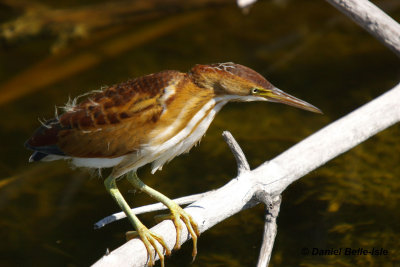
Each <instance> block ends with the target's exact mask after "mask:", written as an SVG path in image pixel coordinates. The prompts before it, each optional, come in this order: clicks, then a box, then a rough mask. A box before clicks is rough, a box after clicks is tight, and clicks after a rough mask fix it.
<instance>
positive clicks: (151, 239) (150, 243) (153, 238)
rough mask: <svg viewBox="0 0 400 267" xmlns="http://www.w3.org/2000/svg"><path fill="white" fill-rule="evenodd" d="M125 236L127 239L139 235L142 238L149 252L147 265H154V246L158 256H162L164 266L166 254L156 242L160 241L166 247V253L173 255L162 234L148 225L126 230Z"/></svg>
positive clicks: (162, 266) (161, 260)
mask: <svg viewBox="0 0 400 267" xmlns="http://www.w3.org/2000/svg"><path fill="white" fill-rule="evenodd" d="M125 236H126V238H127V240H130V239H133V238H136V237H139V238H140V239H141V240H142V242H143V244H144V246H145V247H146V250H147V254H148V255H149V261H148V263H147V266H153V265H154V256H153V251H152V249H151V247H153V249H154V250H155V253H157V255H158V257H159V258H160V262H161V267H164V254H163V253H162V251H161V250H160V249H159V247H158V246H157V243H156V242H158V243H159V244H160V245H161V246H162V247H163V248H164V249H165V255H167V256H169V255H171V250H170V249H169V248H168V246H167V245H166V244H165V242H164V239H163V238H162V237H161V236H159V235H157V234H156V233H153V232H152V231H150V230H149V229H147V228H146V227H143V228H140V229H139V231H129V232H126V235H125Z"/></svg>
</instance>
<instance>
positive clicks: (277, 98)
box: [258, 87, 323, 114]
mask: <svg viewBox="0 0 400 267" xmlns="http://www.w3.org/2000/svg"><path fill="white" fill-rule="evenodd" d="M258 95H259V96H262V97H264V98H266V99H267V100H268V101H271V102H277V103H282V104H286V105H289V106H293V107H296V108H301V109H304V110H308V111H311V112H315V113H320V114H323V113H322V111H321V110H320V109H319V108H317V107H314V106H313V105H311V104H309V103H307V102H306V101H303V100H301V99H298V98H296V97H294V96H291V95H289V94H287V93H285V92H283V91H282V90H279V89H278V88H276V87H275V88H273V89H268V90H260V91H259V93H258Z"/></svg>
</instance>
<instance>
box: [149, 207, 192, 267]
mask: <svg viewBox="0 0 400 267" xmlns="http://www.w3.org/2000/svg"><path fill="white" fill-rule="evenodd" d="M169 204H171V203H169ZM168 208H169V209H170V211H171V214H165V215H157V216H155V219H156V221H158V222H160V221H163V220H172V222H173V223H174V225H175V228H176V243H175V246H174V249H179V248H180V247H181V245H180V237H181V232H182V224H181V220H182V221H183V222H184V223H185V225H186V228H187V229H188V231H189V233H190V235H191V236H192V239H193V252H192V256H193V261H194V259H195V258H196V254H197V238H198V237H199V236H200V231H199V228H198V226H197V223H196V222H195V221H194V220H193V218H192V216H190V215H189V214H188V213H187V212H186V211H184V210H183V209H182V208H181V207H180V206H179V205H178V204H176V203H172V204H171V205H169V207H168Z"/></svg>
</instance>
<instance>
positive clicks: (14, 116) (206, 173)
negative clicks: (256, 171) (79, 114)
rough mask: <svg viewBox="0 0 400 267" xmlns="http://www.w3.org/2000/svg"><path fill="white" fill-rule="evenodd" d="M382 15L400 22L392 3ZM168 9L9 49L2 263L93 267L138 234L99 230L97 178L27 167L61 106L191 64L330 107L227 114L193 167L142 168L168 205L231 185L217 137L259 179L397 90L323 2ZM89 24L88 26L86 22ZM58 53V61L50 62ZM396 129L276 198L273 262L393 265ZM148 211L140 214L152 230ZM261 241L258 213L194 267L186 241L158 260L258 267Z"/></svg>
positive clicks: (2, 54) (1, 77) (51, 166)
mask: <svg viewBox="0 0 400 267" xmlns="http://www.w3.org/2000/svg"><path fill="white" fill-rule="evenodd" d="M44 3H47V2H44ZM88 3H92V4H95V3H93V1H91V2H88ZM47 4H48V5H49V4H52V3H47ZM76 4H77V3H76ZM378 4H379V5H380V6H381V7H382V8H383V9H385V10H386V11H387V12H388V13H389V14H390V15H391V16H392V17H394V18H395V19H397V20H399V18H400V6H399V4H398V3H397V1H379V2H378ZM71 5H72V6H75V5H74V4H73V2H72V4H71V3H63V4H60V6H58V7H59V8H62V7H71ZM13 10H14V9H6V8H5V9H3V11H2V12H0V20H1V21H3V22H4V21H9V20H10V19H12V18H16V16H17V13H18V12H16V11H15V10H14V11H13ZM163 10H164V9H163ZM165 10H166V11H165ZM165 10H164V11H159V13H156V14H157V15H151V14H153V13H151V12H149V13H145V14H150V15H148V17H145V16H144V17H141V19H138V20H129V19H127V21H126V22H125V23H123V24H122V25H121V24H118V23H116V24H112V25H111V26H102V27H98V28H96V29H95V30H93V31H92V32H90V35H86V36H85V35H83V37H81V38H78V39H74V40H71V41H70V42H66V43H65V44H64V47H63V46H62V45H61V46H60V47H58V48H57V45H55V44H56V43H57V37H56V36H55V35H54V34H52V33H51V32H49V31H48V30H47V31H44V32H42V33H41V34H40V35H34V36H24V37H23V38H20V39H18V40H14V41H12V42H3V46H2V47H1V48H0V49H1V50H0V62H1V63H0V70H1V71H0V92H1V93H0V102H1V105H0V112H1V114H2V116H1V118H0V125H1V128H0V138H1V140H2V141H1V151H2V153H1V155H0V170H1V173H2V174H1V176H0V178H1V180H0V192H1V193H0V211H1V214H2V215H1V217H0V218H1V219H0V229H2V231H0V233H1V238H2V240H3V242H2V243H1V245H0V247H1V249H0V251H1V252H0V265H1V266H87V265H90V264H91V263H93V262H95V261H96V260H97V259H98V258H100V257H101V256H102V255H103V254H104V253H105V251H106V249H107V248H109V249H111V250H112V249H114V248H116V247H118V246H120V245H121V244H123V242H124V234H125V231H128V230H131V226H130V224H129V223H128V222H126V221H121V222H117V223H114V224H113V225H109V226H106V227H105V228H104V229H100V230H94V229H93V223H95V222H96V221H97V220H99V219H101V218H103V217H105V216H107V215H109V214H111V213H114V212H116V211H118V207H117V205H116V204H115V203H114V202H113V200H112V199H111V197H110V196H109V195H108V194H107V193H106V191H105V189H104V186H103V182H102V179H101V178H98V177H97V176H96V175H93V174H90V173H88V172H86V171H85V170H79V169H75V170H72V169H71V168H70V167H69V166H68V164H67V163H65V162H52V163H36V164H28V163H27V159H28V157H29V152H28V151H27V150H25V148H24V147H23V143H24V141H25V140H26V139H27V138H28V137H29V136H30V134H31V133H32V131H33V130H34V129H35V128H36V127H38V126H39V122H38V118H50V117H52V116H53V115H54V106H55V105H57V106H62V105H63V104H65V102H66V101H67V99H68V97H69V96H71V97H74V96H77V95H79V94H82V93H84V92H86V91H87V90H94V89H99V88H100V87H101V86H103V85H111V84H114V83H118V82H121V81H124V80H127V79H129V78H132V77H136V76H141V75H144V74H148V73H153V72H157V71H160V70H164V69H178V70H181V71H187V70H188V69H190V67H191V66H193V65H194V64H197V63H214V62H225V61H233V62H236V63H241V64H243V65H246V66H249V67H251V68H253V69H255V70H257V71H258V72H260V73H261V74H263V75H265V76H266V77H267V78H268V79H269V80H270V81H271V82H272V83H273V84H274V85H276V86H277V87H279V88H281V89H283V90H285V91H286V92H288V93H290V94H293V95H295V96H297V97H299V98H301V99H304V100H306V101H307V102H310V103H312V104H313V105H315V106H317V107H319V108H320V109H322V110H323V111H324V115H323V116H321V115H318V114H312V113H307V112H306V111H302V110H297V109H294V108H291V107H287V106H283V105H278V104H266V103H232V104H229V105H227V106H226V107H224V108H223V110H222V111H221V112H220V113H219V114H218V116H217V117H216V119H215V120H214V122H213V124H212V125H211V127H210V129H209V130H208V132H207V135H206V136H205V138H204V139H203V140H202V142H201V144H200V146H198V147H196V148H194V149H193V150H192V151H191V152H190V153H189V154H188V155H184V156H180V157H178V158H176V159H174V160H173V161H172V162H171V163H170V164H168V165H166V166H164V169H163V171H161V172H157V173H156V174H155V175H151V174H150V169H149V167H144V168H142V169H141V170H140V172H139V176H140V177H141V178H142V179H143V181H145V182H146V183H147V184H148V185H150V186H153V187H155V188H156V189H157V190H159V191H161V192H163V193H164V194H166V195H167V196H169V197H171V198H175V197H179V196H183V195H188V194H194V193H199V192H204V191H207V190H211V189H215V188H218V187H220V186H222V185H224V184H225V183H226V182H228V181H229V180H230V179H231V178H233V177H235V172H236V166H235V162H234V159H233V156H232V155H231V153H230V151H229V148H228V147H227V145H226V144H225V143H224V142H223V139H222V137H221V133H222V131H223V130H229V131H231V132H232V134H233V135H234V136H235V138H236V139H237V140H238V142H239V144H240V145H241V146H242V148H243V150H244V152H245V154H246V156H247V158H248V160H249V163H250V165H251V167H253V168H254V167H257V166H258V165H259V164H261V163H263V162H264V161H266V160H268V159H271V158H273V157H274V156H276V155H278V154H279V153H281V152H282V151H284V150H286V149H288V148H290V147H291V146H292V145H293V144H295V143H296V142H298V141H300V140H301V139H303V138H305V137H306V136H308V135H310V134H311V133H313V132H314V131H316V130H318V129H320V128H321V127H323V126H324V125H327V124H329V123H330V122H332V121H334V120H336V119H338V118H340V117H341V116H343V115H345V114H347V113H348V112H350V111H352V110H354V109H355V108H357V107H358V106H360V105H362V104H364V103H366V102H368V101H369V100H372V99H373V98H375V97H376V96H378V95H380V94H382V93H383V92H385V91H386V90H388V89H389V88H392V87H393V86H394V85H395V84H396V83H397V82H398V81H399V77H400V64H399V60H398V58H397V57H396V56H395V55H394V54H392V53H391V52H390V51H389V50H388V49H386V48H385V47H384V46H383V45H381V44H380V43H379V42H378V41H376V40H375V39H373V37H371V36H370V35H369V34H368V33H366V32H364V31H363V30H362V29H360V28H359V27H358V26H357V25H355V24H354V23H352V22H351V21H350V20H349V19H347V18H346V17H345V16H344V15H342V14H340V13H339V12H338V11H336V10H335V9H334V8H333V7H331V6H330V5H329V4H327V3H326V2H324V1H261V2H260V3H257V4H256V5H255V6H254V7H253V9H252V10H251V12H250V14H249V15H247V16H245V15H243V14H242V13H241V11H240V10H238V9H237V8H236V6H235V5H233V4H227V3H223V4H220V5H211V6H207V7H203V8H199V7H196V8H188V9H180V8H169V9H165ZM11 11H12V12H11ZM141 15H143V14H141ZM92 16H94V14H92ZM136 16H138V17H139V15H138V14H136ZM86 18H87V21H90V19H91V17H90V12H89V13H88V15H87V17H86ZM124 18H125V19H126V17H124ZM58 30H59V31H61V33H64V34H65V33H66V32H65V31H67V30H66V29H61V30H60V29H58ZM63 31H64V32H63ZM61 35H62V34H61ZM51 49H53V50H58V51H59V52H58V53H55V54H51V53H50V52H49V51H50V50H51ZM399 133H400V127H399V125H395V126H393V127H391V128H389V129H388V130H386V131H384V132H382V133H380V134H378V135H377V136H375V137H373V138H371V139H370V140H368V141H367V142H365V143H363V144H362V145H360V146H358V147H356V148H355V149H353V150H351V151H349V152H347V153H345V154H344V155H342V156H340V157H338V158H337V159H334V160H333V161H331V162H329V163H328V164H327V165H325V166H323V167H321V168H319V169H317V170H315V171H314V172H312V173H311V174H309V175H307V176H306V177H304V178H303V179H301V180H300V181H298V182H296V183H295V184H293V185H291V186H290V187H289V188H288V189H287V190H286V191H285V192H284V194H283V203H282V208H281V212H280V215H279V218H278V236H277V239H276V242H275V247H274V251H273V255H272V259H271V262H272V265H273V266H299V265H302V266H318V265H321V266H327V265H328V266H329V265H331V266H337V265H341V266H352V265H356V264H357V265H363V266H383V265H384V264H385V265H384V266H397V265H398V264H399V263H400V258H399V256H398V255H399V252H400V243H399V241H398V240H400V229H399V225H400V224H399V222H400V217H399V212H398V208H399V204H400V198H399V195H400V181H399V179H398V178H399V176H400V167H399V166H400V165H399V162H400V158H399V155H400V153H399V151H400V143H399V140H398V136H399ZM288 164H290V163H288ZM106 175H107V171H106V172H105V173H103V176H106ZM119 185H120V188H121V191H122V192H123V193H124V195H125V196H126V198H127V200H128V201H129V202H130V204H131V205H132V206H140V205H144V204H146V203H150V202H151V200H150V199H149V198H148V197H147V196H145V195H143V194H138V193H136V194H134V193H132V192H131V191H130V190H131V188H130V187H129V185H128V184H127V183H126V182H124V181H121V182H120V183H119ZM154 215H155V214H147V215H143V216H140V218H141V219H142V220H143V222H144V223H145V224H146V225H147V226H151V225H153V224H154V220H153V216H154ZM262 229H263V207H262V206H261V205H259V206H257V207H254V208H252V209H250V210H246V211H244V212H241V213H239V214H237V215H235V216H233V217H231V218H229V219H227V220H226V221H224V222H222V223H221V224H219V225H217V226H215V227H214V228H212V229H211V230H209V231H207V232H206V233H204V234H202V235H201V237H200V239H199V243H198V248H199V254H198V256H197V258H196V261H195V262H194V263H193V264H192V265H191V256H190V255H191V249H192V247H191V243H190V242H188V243H187V244H185V245H184V246H183V247H182V249H181V250H180V251H177V252H174V253H173V255H172V256H171V257H170V258H168V259H167V260H166V264H167V266H254V265H255V263H256V261H257V257H258V251H259V247H260V244H261V233H262ZM314 247H315V248H320V249H331V248H333V249H337V248H346V247H350V248H353V249H358V248H360V247H361V248H365V249H371V248H373V247H375V248H384V249H387V250H388V251H389V255H387V256H370V255H369V256H311V255H308V256H306V255H302V253H301V251H302V249H303V248H309V249H312V248H314ZM396 264H397V265H396Z"/></svg>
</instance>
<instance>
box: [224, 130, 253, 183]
mask: <svg viewBox="0 0 400 267" xmlns="http://www.w3.org/2000/svg"><path fill="white" fill-rule="evenodd" d="M222 136H223V137H224V139H225V142H226V143H227V144H228V146H229V148H230V149H231V151H232V153H233V155H234V156H235V159H236V164H237V167H238V176H239V175H240V174H241V173H243V172H245V171H249V170H250V166H249V163H248V162H247V159H246V156H245V155H244V153H243V151H242V149H241V148H240V146H239V144H238V143H237V142H236V140H235V138H233V136H232V134H231V133H230V132H228V131H224V132H223V133H222Z"/></svg>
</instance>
